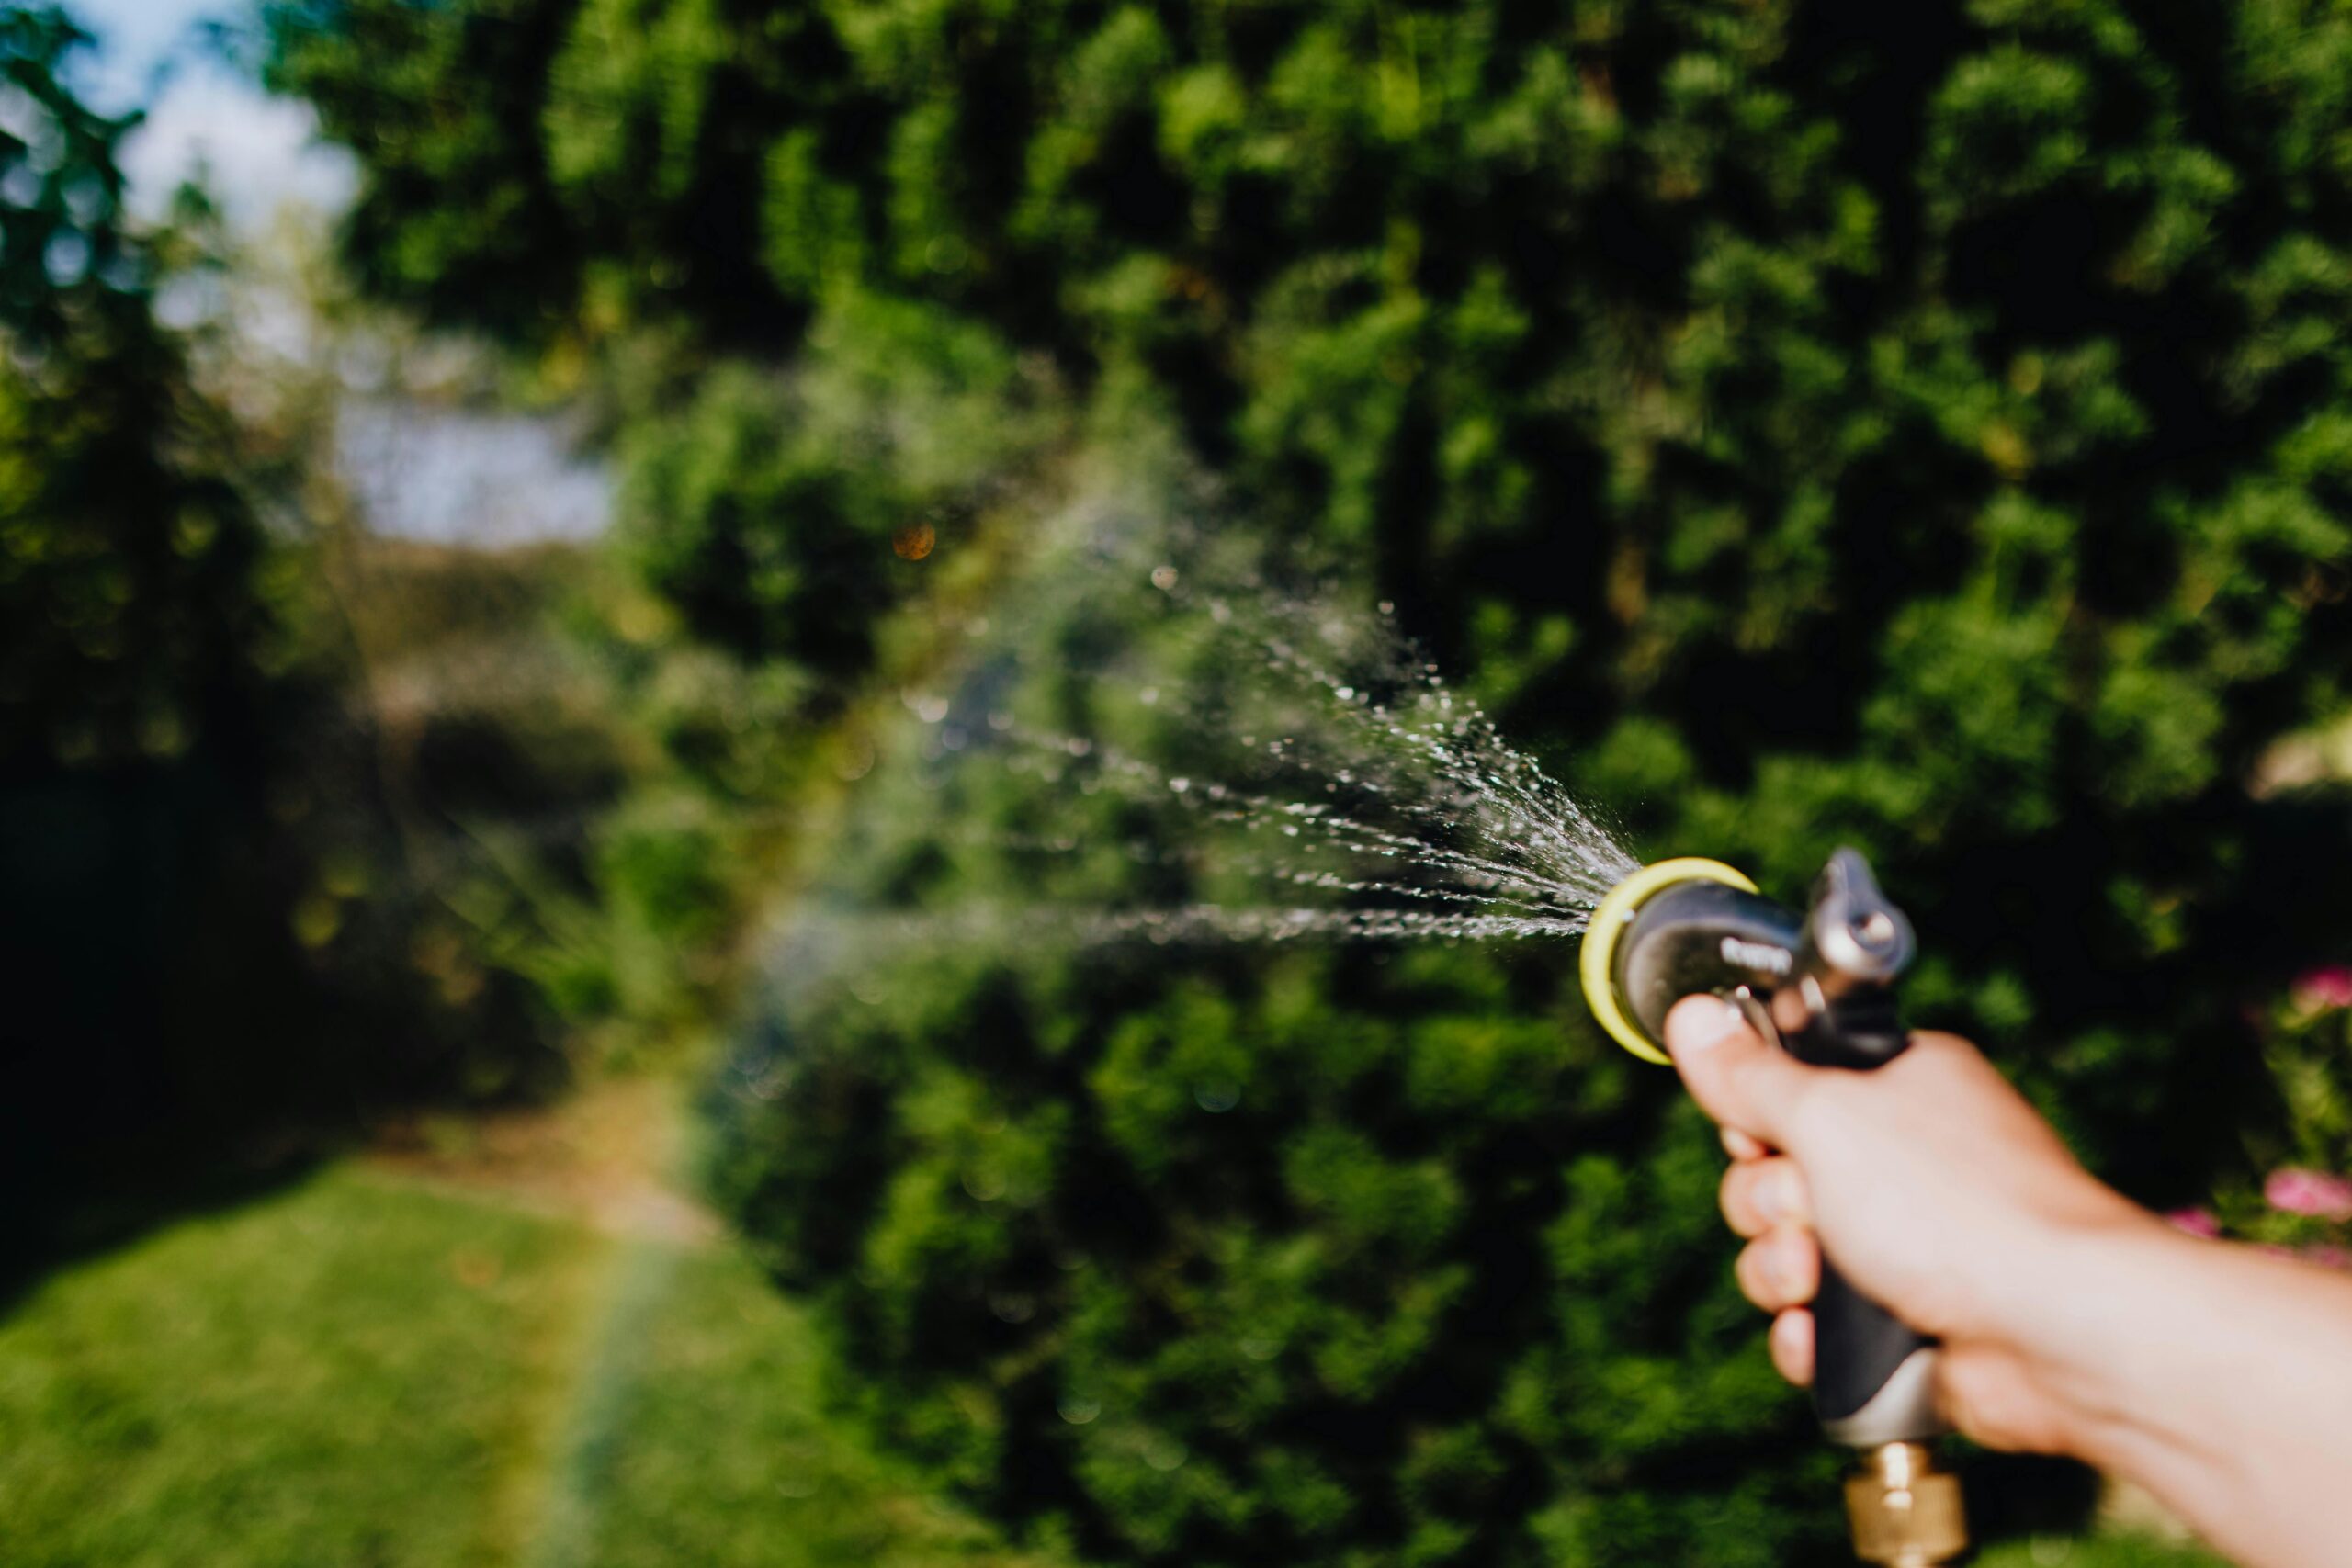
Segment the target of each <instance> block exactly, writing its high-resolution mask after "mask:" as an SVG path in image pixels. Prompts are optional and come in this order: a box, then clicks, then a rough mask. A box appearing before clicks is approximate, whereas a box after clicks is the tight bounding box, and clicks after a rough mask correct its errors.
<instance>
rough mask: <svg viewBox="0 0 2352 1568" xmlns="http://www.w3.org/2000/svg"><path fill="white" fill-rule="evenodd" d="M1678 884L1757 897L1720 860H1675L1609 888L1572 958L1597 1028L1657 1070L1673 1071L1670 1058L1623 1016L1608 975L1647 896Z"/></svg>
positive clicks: (1743, 879) (1753, 888)
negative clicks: (1714, 885)
mask: <svg viewBox="0 0 2352 1568" xmlns="http://www.w3.org/2000/svg"><path fill="white" fill-rule="evenodd" d="M1677 882H1720V883H1723V884H1724V885H1725V886H1730V887H1736V888H1738V889H1739V890H1740V891H1741V892H1742V893H1753V892H1755V891H1756V884H1755V883H1753V882H1750V881H1749V880H1748V879H1747V877H1746V876H1745V875H1743V874H1740V873H1739V872H1736V871H1734V870H1733V869H1732V868H1731V867H1729V866H1727V865H1725V864H1724V863H1723V862H1721V861H1719V860H1705V859H1702V858H1701V857H1699V856H1697V855H1686V856H1684V857H1683V858H1682V859H1680V860H1662V861H1660V862H1658V863H1657V864H1656V865H1645V866H1644V867H1642V869H1641V870H1639V871H1637V872H1635V873H1634V874H1633V875H1631V876H1629V877H1627V878H1626V879H1625V880H1624V881H1623V882H1621V883H1619V884H1618V885H1617V886H1614V887H1612V888H1611V889H1610V890H1609V896H1608V897H1605V898H1603V899H1602V900H1601V901H1600V905H1599V907H1597V908H1595V909H1594V910H1593V911H1592V920H1591V923H1590V924H1589V925H1587V926H1586V927H1585V932H1584V951H1583V952H1582V953H1578V954H1577V975H1578V976H1580V977H1581V978H1582V979H1583V981H1584V999H1585V1002H1586V1004H1587V1005H1588V1006H1589V1007H1590V1008H1591V1009H1592V1016H1593V1017H1594V1018H1596V1019H1598V1020H1600V1027H1601V1028H1603V1029H1605V1030H1607V1031H1608V1032H1609V1037H1610V1038H1611V1040H1614V1041H1615V1042H1617V1043H1618V1044H1620V1045H1623V1047H1625V1049H1626V1050H1628V1051H1631V1052H1632V1053H1633V1054H1634V1055H1636V1056H1639V1057H1640V1058H1641V1059H1642V1060H1643V1061H1645V1062H1656V1063H1657V1064H1658V1065H1659V1066H1673V1058H1671V1057H1669V1056H1668V1055H1667V1054H1666V1053H1665V1052H1664V1051H1661V1050H1660V1049H1658V1047H1657V1043H1656V1042H1655V1041H1653V1040H1651V1039H1650V1038H1649V1037H1648V1036H1647V1035H1645V1034H1644V1033H1643V1032H1641V1031H1640V1030H1639V1029H1637V1028H1635V1027H1634V1021H1633V1020H1632V1019H1630V1018H1627V1017H1626V1016H1625V1010H1624V1008H1623V1006H1621V1005H1620V1004H1619V1003H1618V1000H1617V982H1616V978H1615V976H1614V974H1613V973H1612V971H1613V970H1614V968H1615V962H1614V961H1615V959H1616V957H1617V939H1618V938H1619V937H1620V936H1622V935H1623V934H1624V931H1625V928H1626V927H1627V926H1630V925H1632V924H1633V923H1634V916H1635V915H1637V914H1639V913H1640V912H1641V908H1642V905H1643V904H1644V903H1645V902H1647V901H1648V899H1649V897H1650V895H1651V894H1653V893H1656V892H1657V891H1658V889H1660V888H1662V887H1667V886H1671V885H1673V884H1674V883H1677Z"/></svg>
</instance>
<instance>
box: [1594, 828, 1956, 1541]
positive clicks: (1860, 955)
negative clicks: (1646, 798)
mask: <svg viewBox="0 0 2352 1568" xmlns="http://www.w3.org/2000/svg"><path fill="white" fill-rule="evenodd" d="M1913 952H1914V942H1913V938H1912V933H1911V923H1910V921H1908V920H1907V919H1905V918H1904V915H1903V912H1902V911H1901V910H1900V909H1898V908H1895V907H1894V904H1892V903H1891V902H1889V901H1888V900H1887V897H1886V896H1885V895H1884V894H1883V893H1882V892H1881V891H1880V890H1879V886H1878V881H1877V879H1876V878H1875V877H1874V876H1872V875H1871V869H1870V865H1869V863H1867V862H1865V861H1864V860H1863V859H1862V857H1861V856H1860V855H1859V854H1857V853H1855V852H1853V851H1852V850H1839V851H1838V852H1837V853H1836V854H1834V855H1832V856H1831V857H1830V859H1829V863H1828V864H1827V865H1826V867H1824V868H1823V870H1822V873H1821V875H1820V877H1819V878H1818V879H1817V880H1816V881H1815V885H1814V889H1813V898H1812V901H1811V903H1810V904H1809V905H1808V906H1807V907H1806V908H1804V909H1803V910H1799V909H1795V908H1790V907H1789V906H1788V905H1785V904H1781V903H1778V902H1775V901H1774V900H1772V899H1770V898H1767V897H1764V896H1763V895H1762V894H1761V893H1759V892H1758V890H1757V887H1756V885H1755V883H1753V882H1751V881H1750V880H1748V878H1747V877H1746V876H1744V875H1742V874H1740V873H1738V872H1736V871H1735V870H1733V869H1732V868H1731V867H1729V866H1727V865H1724V864H1722V863H1718V862H1715V861H1711V860H1670V861H1661V862H1659V863H1657V864H1656V865H1651V866H1645V867H1644V868H1643V869H1642V870H1641V871H1638V872H1636V873H1634V874H1633V875H1632V876H1630V877H1627V878H1626V879H1625V880H1624V881H1623V883H1621V884H1619V885H1618V886H1617V887H1615V888H1614V889H1612V890H1611V892H1610V894H1609V896H1608V897H1606V898H1604V899H1603V900H1601V903H1600V907H1599V908H1597V909H1595V910H1594V912H1593V919H1592V924H1591V927H1590V929H1589V931H1588V932H1587V933H1586V937H1585V945H1584V951H1583V953H1581V955H1580V963H1579V968H1580V973H1581V976H1582V979H1583V982H1584V991H1585V998H1586V999H1587V1001H1588V1002H1589V1004H1590V1005H1591V1007H1592V1010H1593V1015H1594V1017H1595V1018H1596V1019H1598V1020H1599V1021H1600V1024H1601V1027H1602V1028H1603V1029H1605V1030H1607V1031H1608V1032H1609V1034H1610V1035H1611V1038H1613V1039H1614V1040H1616V1041H1617V1042H1618V1043H1620V1044H1622V1045H1623V1046H1624V1047H1625V1048H1626V1049H1627V1050H1629V1051H1631V1052H1633V1053H1634V1055H1637V1056H1640V1057H1643V1058H1644V1059H1645V1060H1648V1061H1653V1062H1661V1063H1662V1062H1665V1061H1667V1060H1668V1057H1667V1055H1666V1052H1665V1048H1664V1043H1665V1038H1666V1015H1667V1012H1668V1010H1670V1009H1671V1008H1672V1007H1673V1006H1674V1004H1675V1003H1676V1002H1677V1001H1679V1000H1680V999H1681V998H1684V997H1687V996H1691V995H1693V994H1696V993H1701V992H1708V993H1713V994H1714V995H1717V996H1721V997H1724V998H1727V999H1729V1000H1731V1001H1733V1002H1735V1003H1736V1004H1737V1005H1738V1006H1739V1007H1741V1008H1742V1009H1743V1010H1745V1011H1746V1012H1747V1016H1748V1020H1749V1021H1750V1022H1751V1023H1753V1024H1754V1025H1755V1026H1756V1028H1757V1031H1758V1032H1759V1033H1760V1034H1762V1035H1763V1036H1764V1037H1765V1038H1766V1039H1768V1040H1771V1041H1774V1042H1776V1043H1779V1044H1780V1045H1781V1046H1782V1047H1783V1048H1784V1049H1786V1050H1787V1051H1789V1052H1790V1053H1791V1054H1792V1055H1794V1056H1796V1057H1797V1058H1798V1059H1800V1060H1802V1061H1804V1062H1808V1063H1811V1064H1813V1065H1814V1066H1825V1067H1840V1068H1846V1069H1849V1070H1854V1071H1868V1070H1869V1069H1871V1068H1873V1067H1879V1066H1884V1065H1886V1064H1887V1063H1888V1062H1891V1061H1893V1060H1894V1058H1895V1057H1897V1056H1899V1055H1902V1054H1903V1051H1904V1049H1905V1047H1906V1046H1907V1045H1908V1044H1909V1043H1910V1036H1909V1033H1908V1032H1907V1031H1906V1030H1905V1028H1904V1026H1903V1021H1902V1018H1901V1014H1900V1010H1899V1009H1898V1008H1897V1005H1896V997H1895V983H1896V981H1897V980H1898V979H1899V978H1900V977H1901V976H1902V974H1903V971H1904V970H1905V968H1907V967H1908V966H1909V964H1910V963H1911V959H1912V955H1913ZM1935 1355H1936V1349H1935V1345H1934V1342H1933V1341H1931V1340H1928V1339H1927V1338H1925V1337H1921V1336H1919V1335H1917V1334H1915V1333H1913V1332H1912V1331H1911V1330H1910V1329H1909V1328H1906V1327H1905V1326H1904V1325H1903V1324H1901V1323H1900V1322H1898V1321H1897V1320H1896V1319H1895V1318H1894V1316H1893V1315H1892V1314H1889V1313H1888V1312H1887V1311H1886V1310H1885V1309H1884V1308H1883V1307H1881V1306H1879V1305H1878V1304H1877V1303H1874V1302H1872V1301H1871V1300H1870V1299H1869V1298H1867V1297H1865V1296H1862V1295H1860V1294H1858V1293H1856V1292H1855V1291H1854V1289H1853V1287H1852V1286H1850V1285H1849V1284H1848V1283H1847V1282H1846V1280H1845V1277H1844V1276H1843V1275H1841V1274H1839V1273H1838V1270H1837V1269H1836V1268H1835V1267H1834V1266H1833V1265H1832V1264H1831V1263H1830V1262H1829V1261H1828V1260H1827V1259H1826V1258H1825V1259H1824V1260H1823V1263H1822V1270H1821V1289H1820V1292H1819V1293H1818V1295H1816V1296H1815V1301H1814V1363H1815V1371H1814V1405H1815V1410H1816V1411H1817V1412H1818V1413H1819V1415H1820V1416H1821V1422H1822V1427H1823V1429H1824V1430H1825V1431H1826V1432H1827V1434H1828V1435H1829V1437H1830V1438H1833V1439H1834V1440H1836V1441H1838V1442H1841V1443H1845V1444H1849V1445H1850V1446H1852V1447H1854V1448H1857V1449H1860V1450H1863V1451H1864V1453H1865V1456H1866V1458H1865V1463H1864V1465H1863V1468H1862V1469H1861V1471H1860V1472H1858V1473H1857V1474H1856V1475H1855V1477H1854V1479H1853V1480H1852V1482H1850V1483H1849V1485H1848V1487H1847V1502H1848V1506H1849V1513H1850V1514H1851V1517H1852V1521H1853V1526H1854V1544H1855V1549H1856V1551H1858V1552H1859V1553H1860V1554H1861V1555H1862V1556H1863V1557H1864V1558H1865V1559H1866V1560H1868V1561H1871V1562H1886V1563H1901V1564H1926V1563H1932V1562H1943V1561H1945V1560H1947V1559H1949V1558H1951V1557H1953V1556H1956V1555H1958V1554H1959V1552H1960V1551H1962V1550H1964V1549H1965V1547H1966V1544H1967V1538H1966V1533H1965V1529H1964V1528H1963V1526H1962V1516H1961V1508H1960V1495H1959V1490H1958V1484H1957V1483H1955V1482H1954V1481H1953V1480H1952V1478H1951V1476H1950V1475H1948V1474H1945V1473H1943V1472H1940V1471H1938V1470H1937V1469H1936V1468H1935V1466H1934V1464H1933V1462H1932V1456H1931V1454H1930V1453H1929V1450H1928V1449H1927V1448H1926V1447H1925V1446H1924V1444H1925V1443H1926V1442H1927V1441H1928V1440H1929V1439H1931V1438H1935V1437H1936V1436H1937V1435H1939V1433H1941V1432H1942V1431H1943V1430H1944V1429H1945V1428H1944V1425H1943V1422H1942V1421H1941V1419H1940V1417H1939V1416H1938V1414H1937V1412H1936V1408H1935V1399H1934V1386H1933V1385H1934V1381H1935V1379H1934V1371H1935Z"/></svg>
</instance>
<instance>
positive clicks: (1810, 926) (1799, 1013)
mask: <svg viewBox="0 0 2352 1568" xmlns="http://www.w3.org/2000/svg"><path fill="white" fill-rule="evenodd" d="M1912 953H1913V941H1912V935H1911V922H1910V921H1909V920H1907V919H1904V916H1903V911H1902V910H1900V909H1898V908H1895V907H1894V904H1892V903H1891V902H1889V901H1888V899H1887V897H1886V895H1885V894H1884V893H1883V892H1882V891H1880V889H1879V886H1878V878H1877V877H1875V876H1873V875H1871V868H1870V863H1869V862H1867V861H1865V860H1864V859H1862V857H1861V856H1860V854H1858V853H1856V852H1854V851H1852V850H1839V851H1838V852H1837V853H1836V854H1834V855H1832V856H1830V857H1829V863H1828V864H1827V865H1826V866H1824V867H1823V868H1822V872H1821V875H1820V876H1819V877H1818V878H1816V879H1815V883H1814V889H1813V899H1812V902H1811V904H1810V905H1809V906H1808V907H1807V908H1805V909H1804V910H1802V911H1800V910H1797V909H1792V908H1790V907H1789V906H1788V905H1786V904H1781V903H1779V902H1777V901H1775V900H1773V899H1770V898H1767V897H1763V896H1762V895H1761V894H1759V893H1758V891H1757V890H1756V885H1755V884H1754V883H1753V882H1751V881H1749V880H1748V879H1747V877H1745V876H1743V875H1741V874H1739V873H1738V872H1736V871H1734V870H1733V869H1732V868H1731V867H1729V866H1727V865H1724V864H1722V863H1718V862H1715V861H1711V860H1669V861H1661V862H1659V863H1657V864H1655V865H1648V866H1645V867H1643V868H1642V869H1641V870H1640V871H1638V872H1636V873H1634V874H1633V875H1632V876H1629V877H1627V878H1626V879H1625V880H1624V881H1623V882H1622V883H1620V884H1619V885H1618V886H1616V887H1614V888H1612V889H1611V890H1610V893H1609V896H1608V897H1606V898H1604V899H1602V900H1601V902H1600V908H1597V909H1595V910H1594V911H1593V917H1592V924H1591V926H1590V928H1589V930H1588V931H1587V932H1586V935H1585V946H1584V952H1583V953H1582V955H1581V960H1580V968H1581V972H1582V977H1583V980H1584V991H1585V998H1586V999H1587V1000H1588V1001H1589V1003H1590V1004H1591V1007H1592V1010H1593V1015H1594V1017H1596V1018H1597V1019H1599V1020H1600V1024H1601V1027H1602V1028H1604V1029H1605V1030H1607V1031H1608V1032H1609V1034H1610V1036H1611V1038H1612V1039H1614V1040H1615V1041H1617V1043H1620V1044H1622V1045H1623V1046H1624V1047H1625V1048H1626V1049H1627V1050H1629V1051H1631V1052H1633V1053H1634V1055H1637V1056H1640V1057H1642V1058H1644V1059H1645V1060H1646V1061H1652V1062H1664V1061H1665V1060H1666V1059H1667V1056H1666V1053H1665V1051H1664V1050H1663V1049H1662V1047H1661V1042H1662V1041H1663V1040H1664V1038H1665V1028H1666V1014H1667V1010H1668V1009H1669V1008H1671V1007H1672V1006H1673V1005H1674V1004H1675V1003H1676V1002H1677V1001H1679V1000H1680V999H1681V998H1684V997H1687V996H1690V995H1691V994H1692V993H1693V992H1707V991H1713V992H1716V993H1719V994H1730V993H1734V992H1737V991H1740V990H1742V989H1745V990H1746V991H1747V993H1748V994H1750V995H1751V996H1754V997H1757V998H1771V997H1776V996H1779V997H1780V1000H1779V1004H1778V1005H1777V1006H1776V1007H1775V1008H1774V1012H1775V1014H1776V1015H1783V1014H1784V1015H1785V1016H1780V1018H1779V1022H1780V1027H1781V1029H1782V1030H1783V1031H1784V1032H1788V1033H1792V1034H1793V1033H1796V1032H1800V1031H1802V1030H1803V1029H1804V1027H1805V1026H1806V1025H1807V1024H1808V1023H1809V1022H1810V1021H1813V1020H1815V1019H1817V1018H1820V1017H1822V1016H1823V1015H1825V1014H1827V1013H1829V1012H1831V1011H1832V1010H1838V1011H1840V1012H1841V1013H1844V1014H1846V1015H1848V1016H1849V1018H1850V1021H1851V1022H1852V1023H1853V1025H1854V1026H1855V1027H1856V1028H1857V1029H1859V1030H1860V1032H1861V1033H1862V1034H1863V1035H1864V1036H1866V1037H1871V1038H1878V1037H1881V1036H1883V1039H1881V1040H1880V1044H1881V1046H1883V1050H1884V1051H1885V1052H1886V1053H1889V1054H1891V1053H1892V1052H1893V1051H1894V1050H1899V1049H1900V1047H1901V1038H1902V1037H1901V1033H1900V1030H1899V1028H1897V1027H1896V1025H1895V1023H1894V1015H1893V1011H1892V998H1891V994H1890V993H1889V987H1892V985H1893V984H1894V980H1895V978H1896V977H1897V976H1900V975H1901V974H1902V973H1903V971H1904V970H1905V968H1907V967H1909V965H1910V963H1911V957H1912ZM1781 993H1785V996H1781V995H1780V994H1781ZM1882 997H1884V998H1887V1002H1888V1005H1887V1007H1886V1008H1885V1009H1884V1011H1885V1013H1886V1019H1885V1021H1884V1022H1885V1028H1883V1029H1879V1028H1876V1027H1875V1025H1874V1015H1875V1012H1876V1011H1878V1009H1876V1008H1874V1006H1873V1005H1872V1004H1873V1002H1874V1001H1875V999H1876V998H1882Z"/></svg>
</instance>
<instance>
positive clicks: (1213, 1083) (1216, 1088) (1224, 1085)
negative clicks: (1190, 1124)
mask: <svg viewBox="0 0 2352 1568" xmlns="http://www.w3.org/2000/svg"><path fill="white" fill-rule="evenodd" d="M1193 1103H1194V1104H1195V1105H1198V1106H1199V1107H1200V1108H1201V1109H1202V1110H1204V1111H1207V1112H1209V1113H1210V1114H1211V1115H1213V1116H1214V1115H1221V1114H1223V1113H1224V1112H1226V1111H1230V1110H1232V1109H1233V1108H1234V1107H1235V1106H1237V1105H1238V1104H1240V1103H1241V1086H1240V1085H1239V1084H1238V1083H1235V1082H1233V1081H1232V1080H1230V1079H1228V1078H1211V1079H1209V1080H1208V1081H1207V1082H1206V1083H1200V1084H1195V1085H1193Z"/></svg>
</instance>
